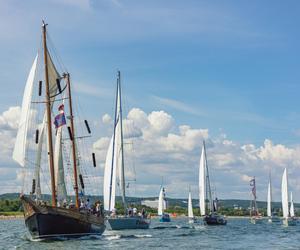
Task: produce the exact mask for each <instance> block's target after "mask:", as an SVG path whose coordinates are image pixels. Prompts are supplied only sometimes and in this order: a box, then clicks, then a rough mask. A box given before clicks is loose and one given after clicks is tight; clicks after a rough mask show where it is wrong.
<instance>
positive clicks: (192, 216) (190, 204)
mask: <svg viewBox="0 0 300 250" xmlns="http://www.w3.org/2000/svg"><path fill="white" fill-rule="evenodd" d="M188 217H189V218H194V213H193V204H192V194H191V191H190V192H189V200H188Z"/></svg>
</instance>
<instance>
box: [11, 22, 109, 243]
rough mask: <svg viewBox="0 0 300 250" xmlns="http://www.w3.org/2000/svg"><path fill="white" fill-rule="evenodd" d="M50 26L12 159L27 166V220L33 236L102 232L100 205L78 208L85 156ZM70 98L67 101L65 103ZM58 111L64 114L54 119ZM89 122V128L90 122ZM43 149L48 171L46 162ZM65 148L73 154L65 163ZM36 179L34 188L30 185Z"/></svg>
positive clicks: (25, 101)
mask: <svg viewBox="0 0 300 250" xmlns="http://www.w3.org/2000/svg"><path fill="white" fill-rule="evenodd" d="M46 26H47V25H46V24H45V23H44V22H43V25H42V40H43V41H42V48H41V49H40V51H39V52H41V53H38V55H37V56H36V58H35V60H34V63H33V65H32V68H31V70H30V73H29V76H28V79H27V82H26V86H25V91H24V96H23V102H22V112H21V118H20V122H19V129H18V134H17V138H16V143H15V148H14V152H13V159H14V160H15V161H17V162H18V163H19V164H20V165H21V166H22V167H24V168H23V169H24V171H23V173H24V187H23V191H22V193H21V196H20V199H21V202H22V205H23V209H24V217H25V224H26V227H27V229H28V231H29V232H30V234H31V236H32V238H34V239H49V238H56V237H80V236H86V235H94V234H96V235H100V234H102V233H103V231H104V230H105V224H104V217H103V214H102V211H101V207H100V206H99V205H100V204H97V207H95V209H94V211H92V210H91V209H90V208H88V207H87V208H80V207H79V206H80V205H79V204H80V201H79V192H80V194H81V197H80V198H81V199H84V182H83V180H84V178H83V175H82V174H81V167H80V166H79V164H80V163H81V160H80V156H79V147H77V145H78V141H77V138H78V137H76V134H75V124H74V121H73V118H74V114H73V108H72V95H71V81H70V74H69V73H68V72H66V71H65V72H64V73H63V72H62V73H61V74H60V73H59V72H58V70H57V68H56V66H55V65H54V63H53V60H52V57H51V54H50V51H49V49H48V46H47V44H48V42H49V40H48V33H47V32H46ZM44 96H45V98H44ZM65 101H66V102H67V104H68V105H66V107H65V106H64V102H65ZM34 105H36V106H34ZM56 108H58V111H56V110H57V109H56ZM56 112H59V114H58V115H56V116H55V118H54V119H52V115H53V114H54V113H56ZM39 114H41V115H40V116H39ZM39 118H40V120H39ZM85 122H86V121H85ZM53 123H54V124H55V128H56V131H55V133H54V131H53V127H54V125H53ZM86 125H87V128H88V123H87V122H86ZM88 130H89V129H88ZM64 131H67V132H66V133H65V134H66V136H65V137H67V139H66V138H63V137H62V135H63V133H64ZM89 132H90V130H89ZM33 134H34V136H32V135H33ZM34 137H35V138H34ZM53 140H55V144H54V145H53ZM45 144H46V145H45ZM67 147H68V150H67V149H66V148H67ZM45 148H46V149H45ZM64 149H65V150H64ZM66 151H69V152H66ZM43 152H44V160H45V164H44V165H45V168H46V170H45V169H44V170H43V168H42V167H41V165H42V163H43V162H42V161H43V156H42V153H43ZM64 153H65V156H66V158H67V157H68V160H67V159H65V160H67V161H68V164H67V166H65V167H64V160H63V155H64ZM93 156H94V155H93ZM48 169H49V170H48ZM49 172H50V173H49ZM66 173H69V175H67V174H66ZM42 178H43V180H42ZM66 179H68V180H69V181H70V186H73V189H74V194H75V195H74V196H75V198H74V196H68V195H67V189H66ZM49 180H50V185H49ZM31 183H32V189H31V191H30V192H29V191H28V190H25V189H28V186H29V184H31ZM79 183H80V186H79V185H78V184H79ZM47 187H50V188H49V189H50V191H51V203H50V202H49V200H47V199H46V198H45V197H46V195H42V188H44V189H45V190H46V188H47ZM71 189H72V188H71ZM45 190H43V191H45ZM27 191H28V192H27ZM71 192H72V191H71ZM43 197H44V198H45V199H43ZM72 199H75V202H73V201H72Z"/></svg>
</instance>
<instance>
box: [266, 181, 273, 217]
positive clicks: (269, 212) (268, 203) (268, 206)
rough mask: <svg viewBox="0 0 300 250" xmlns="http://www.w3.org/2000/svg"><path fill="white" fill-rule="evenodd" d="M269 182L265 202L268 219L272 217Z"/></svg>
mask: <svg viewBox="0 0 300 250" xmlns="http://www.w3.org/2000/svg"><path fill="white" fill-rule="evenodd" d="M271 192H272V191H271V180H270V181H269V185H268V200H267V215H268V217H271V216H272V208H271V202H272V196H271Z"/></svg>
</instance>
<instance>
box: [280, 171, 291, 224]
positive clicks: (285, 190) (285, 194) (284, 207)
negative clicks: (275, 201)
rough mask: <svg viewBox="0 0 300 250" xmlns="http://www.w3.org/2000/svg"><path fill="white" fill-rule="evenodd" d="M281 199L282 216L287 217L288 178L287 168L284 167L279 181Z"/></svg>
mask: <svg viewBox="0 0 300 250" xmlns="http://www.w3.org/2000/svg"><path fill="white" fill-rule="evenodd" d="M281 201H282V213H283V218H288V217H289V200H288V178H287V170H286V168H285V169H284V172H283V175H282V181H281Z"/></svg>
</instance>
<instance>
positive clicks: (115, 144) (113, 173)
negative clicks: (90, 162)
mask: <svg viewBox="0 0 300 250" xmlns="http://www.w3.org/2000/svg"><path fill="white" fill-rule="evenodd" d="M117 173H118V174H117ZM117 176H118V177H119V181H118V184H119V187H120V190H121V196H122V205H123V210H124V215H121V214H120V213H119V212H120V211H116V208H115V198H116V184H117V183H116V182H117V180H116V179H117ZM125 191H126V190H125V167H124V142H123V117H122V98H121V73H120V71H118V76H117V91H116V100H115V114H114V128H113V135H112V138H111V140H110V144H109V147H108V150H107V154H106V161H105V169H104V183H103V199H104V210H105V211H106V213H107V228H108V229H111V230H123V229H148V228H149V225H150V220H149V219H147V218H146V214H145V211H143V212H142V213H141V214H138V213H137V211H134V209H133V208H127V203H126V192H125Z"/></svg>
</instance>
